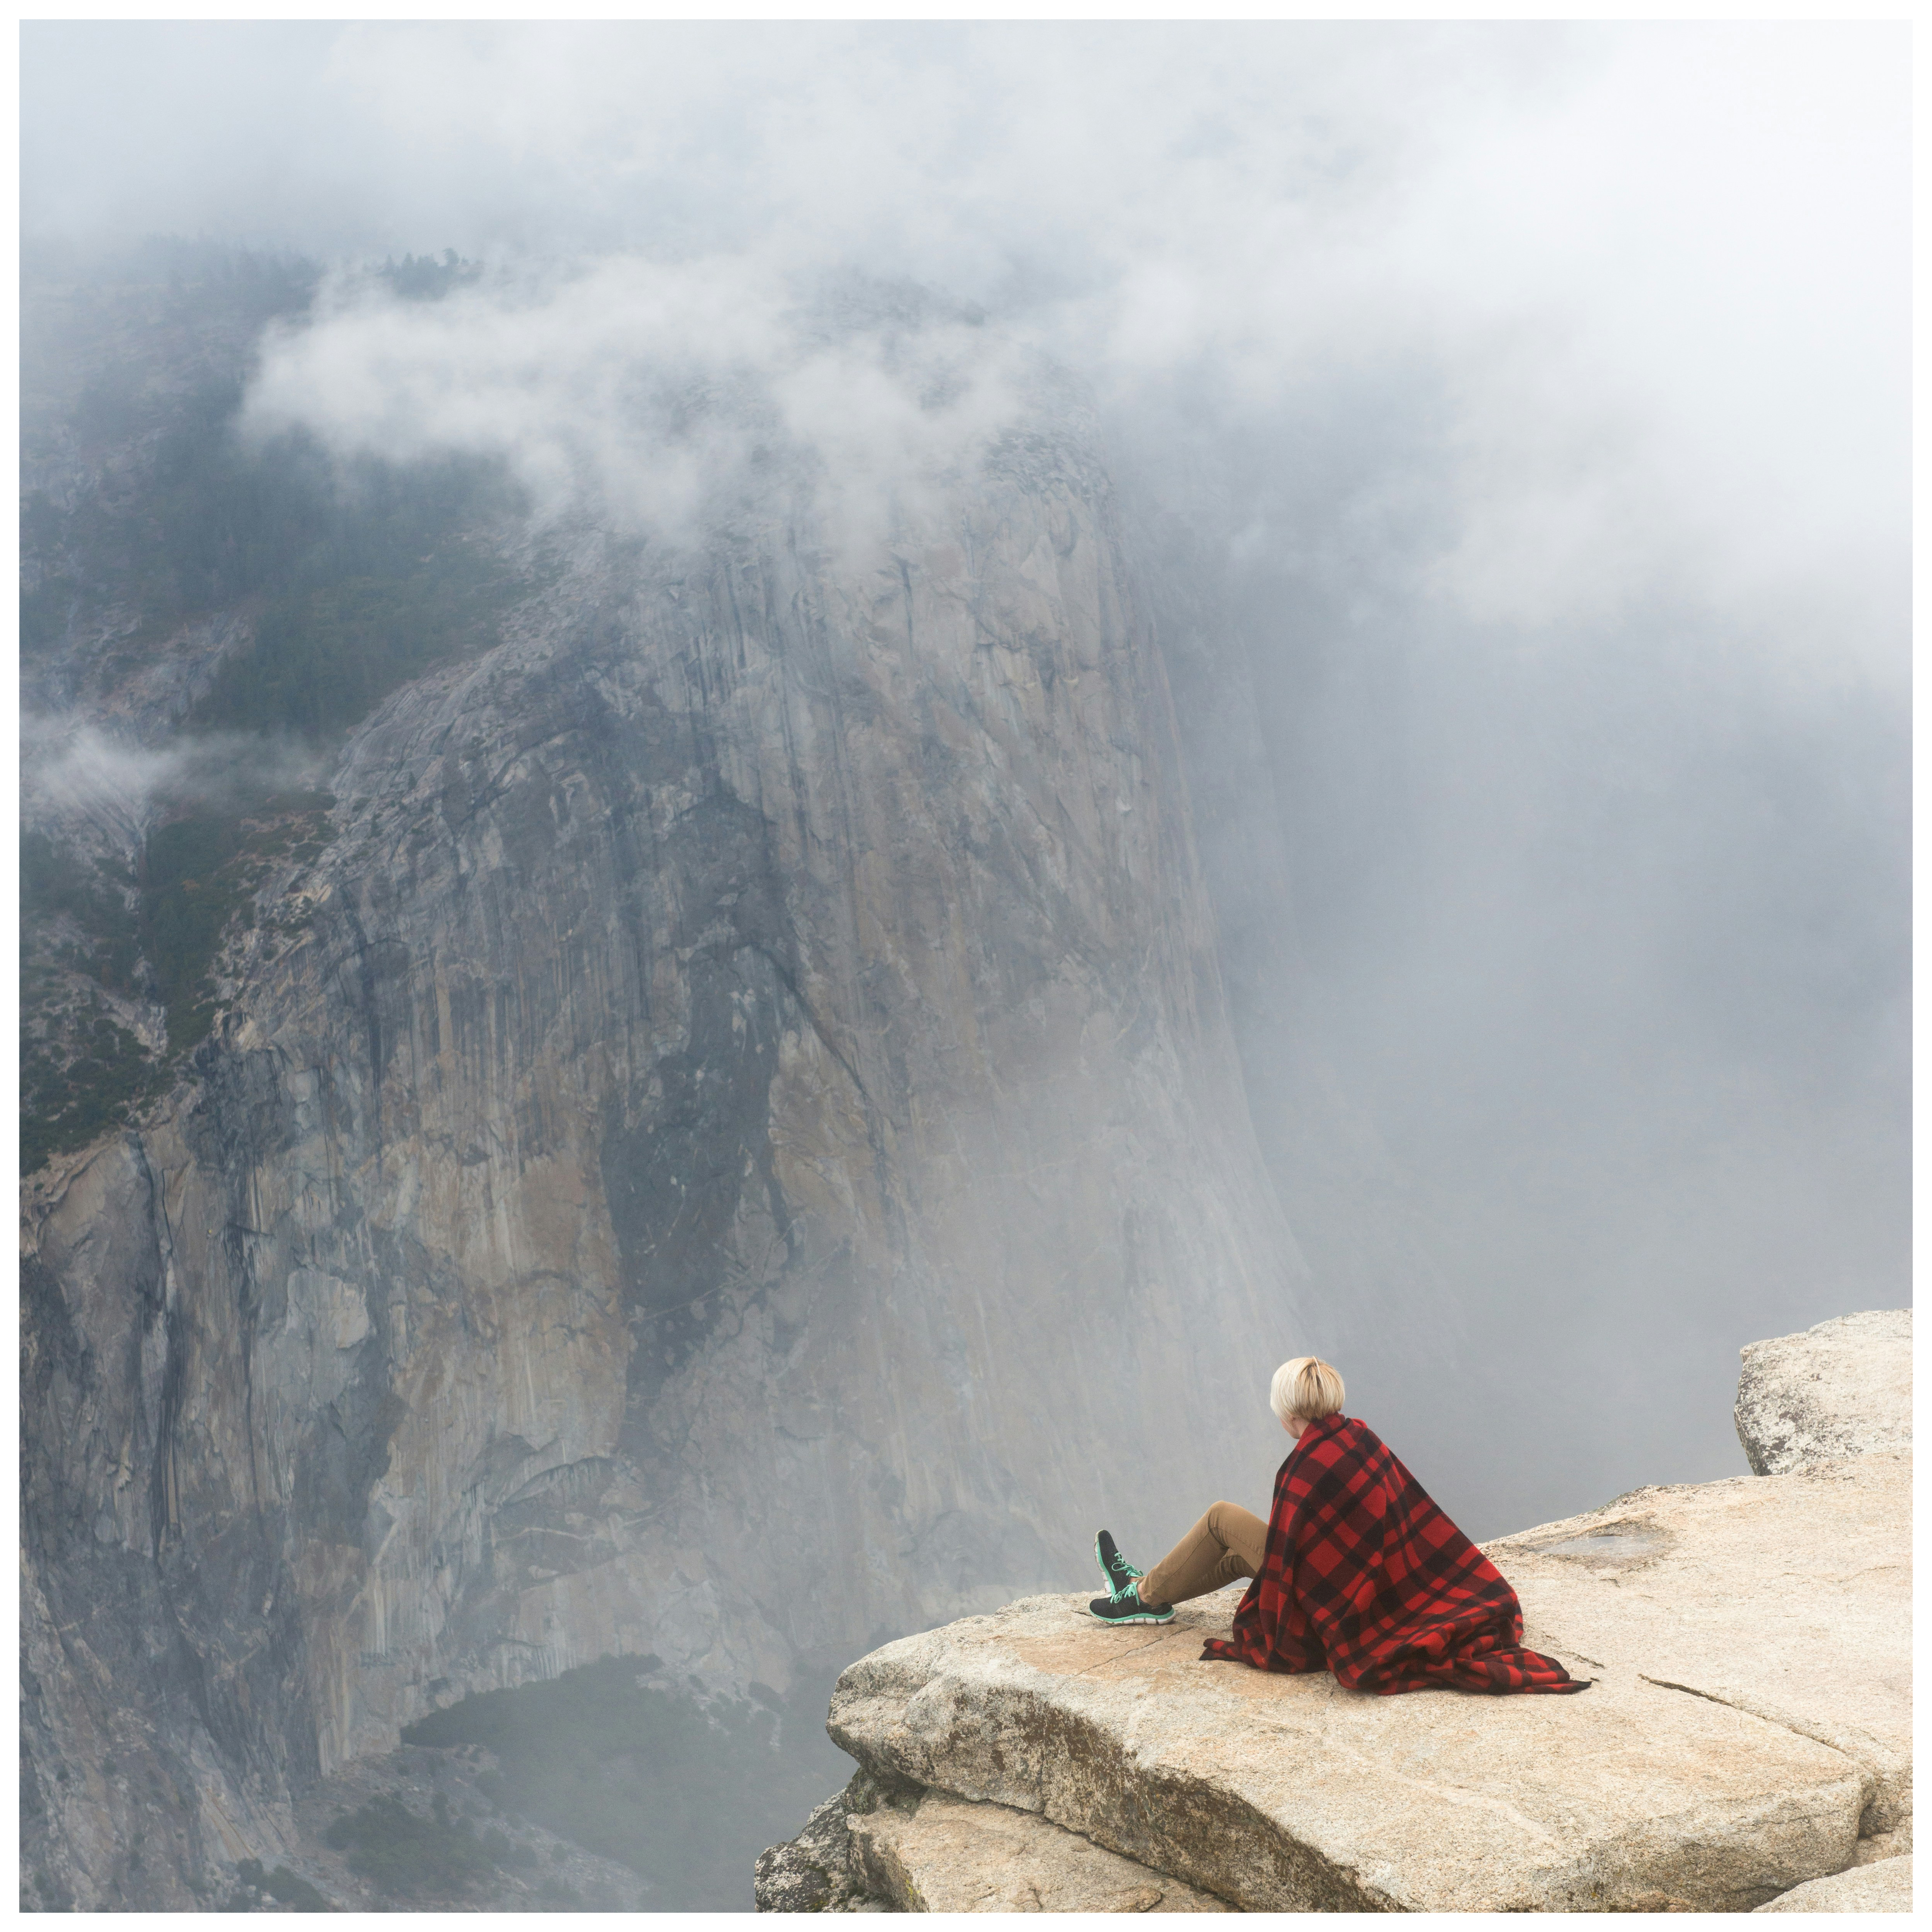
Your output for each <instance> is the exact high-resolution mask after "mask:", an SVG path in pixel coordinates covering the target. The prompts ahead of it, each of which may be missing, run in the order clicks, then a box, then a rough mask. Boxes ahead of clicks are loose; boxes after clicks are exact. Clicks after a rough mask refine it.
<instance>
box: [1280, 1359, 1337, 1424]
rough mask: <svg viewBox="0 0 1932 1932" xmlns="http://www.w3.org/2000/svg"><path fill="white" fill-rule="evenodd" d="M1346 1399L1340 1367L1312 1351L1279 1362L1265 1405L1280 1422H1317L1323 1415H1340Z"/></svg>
mask: <svg viewBox="0 0 1932 1932" xmlns="http://www.w3.org/2000/svg"><path fill="white" fill-rule="evenodd" d="M1346 1400H1348V1391H1346V1389H1345V1388H1343V1385H1342V1372H1341V1370H1339V1369H1335V1368H1331V1367H1330V1366H1329V1365H1328V1364H1327V1363H1326V1362H1324V1361H1319V1360H1317V1358H1316V1357H1314V1356H1313V1355H1297V1356H1296V1357H1295V1359H1294V1361H1292V1362H1284V1363H1283V1364H1282V1365H1281V1367H1280V1368H1278V1369H1277V1370H1275V1372H1274V1381H1273V1382H1270V1383H1269V1384H1268V1406H1269V1408H1271V1409H1273V1410H1274V1412H1275V1414H1276V1415H1277V1416H1278V1417H1279V1418H1280V1420H1281V1421H1283V1422H1288V1421H1295V1422H1319V1421H1321V1420H1322V1418H1323V1417H1324V1416H1325V1415H1340V1414H1341V1412H1342V1405H1343V1403H1344V1402H1346Z"/></svg>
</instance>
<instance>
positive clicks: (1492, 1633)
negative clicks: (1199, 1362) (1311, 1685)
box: [1088, 1355, 1589, 1697]
mask: <svg viewBox="0 0 1932 1932" xmlns="http://www.w3.org/2000/svg"><path fill="white" fill-rule="evenodd" d="M1343 1399H1344V1391H1343V1383H1342V1378H1341V1376H1340V1373H1338V1372H1337V1370H1335V1369H1334V1368H1332V1367H1330V1365H1329V1364H1328V1363H1326V1362H1322V1361H1316V1358H1314V1357H1313V1356H1312V1355H1298V1356H1297V1357H1295V1359H1294V1360H1293V1361H1287V1362H1284V1363H1283V1364H1282V1365H1281V1367H1280V1368H1278V1369H1277V1370H1275V1372H1274V1381H1273V1382H1272V1383H1271V1385H1270V1387H1269V1389H1268V1403H1269V1406H1271V1408H1272V1409H1274V1412H1275V1414H1276V1415H1277V1416H1278V1417H1279V1418H1280V1420H1281V1426H1282V1427H1283V1428H1284V1429H1285V1430H1287V1431H1288V1433H1289V1435H1290V1436H1292V1437H1293V1438H1294V1439H1295V1446H1294V1448H1292V1449H1291V1450H1289V1453H1288V1460H1286V1462H1285V1463H1283V1464H1282V1466H1281V1469H1280V1472H1279V1473H1278V1474H1277V1476H1276V1478H1275V1482H1274V1508H1273V1510H1272V1511H1271V1514H1270V1516H1269V1518H1268V1521H1267V1522H1266V1523H1264V1522H1262V1520H1261V1518H1260V1517H1258V1516H1256V1515H1254V1514H1252V1513H1250V1511H1247V1510H1244V1509H1243V1508H1241V1507H1240V1506H1239V1505H1237V1504H1234V1503H1227V1502H1220V1503H1216V1504H1215V1505H1214V1507H1213V1508H1211V1509H1210V1510H1209V1511H1208V1514H1206V1515H1205V1516H1204V1517H1202V1519H1201V1520H1200V1521H1199V1523H1196V1525H1195V1526H1194V1527H1193V1529H1190V1531H1189V1532H1187V1535H1185V1536H1184V1537H1183V1538H1181V1541H1179V1542H1178V1543H1177V1544H1175V1547H1173V1548H1172V1550H1169V1552H1168V1553H1167V1554H1166V1556H1163V1558H1162V1559H1161V1560H1160V1562H1158V1563H1157V1564H1156V1565H1154V1568H1152V1569H1151V1570H1150V1571H1145V1572H1143V1571H1139V1570H1136V1568H1134V1567H1133V1565H1132V1564H1130V1562H1127V1559H1126V1558H1125V1557H1124V1556H1122V1555H1121V1553H1120V1552H1119V1550H1117V1549H1116V1548H1115V1546H1114V1539H1113V1538H1112V1537H1111V1536H1110V1535H1108V1533H1107V1532H1106V1531H1105V1530H1104V1529H1103V1530H1102V1531H1101V1532H1100V1535H1098V1536H1097V1538H1095V1539H1094V1557H1095V1559H1096V1560H1097V1562H1099V1564H1100V1574H1101V1575H1102V1576H1103V1577H1104V1578H1105V1579H1106V1583H1107V1595H1106V1596H1104V1597H1097V1598H1094V1601H1093V1602H1092V1604H1090V1605H1089V1606H1088V1607H1089V1608H1090V1609H1091V1610H1092V1612H1093V1613H1094V1616H1097V1617H1099V1618H1100V1619H1102V1620H1103V1622H1107V1623H1118V1624H1162V1623H1166V1622H1170V1621H1171V1620H1172V1618H1173V1616H1174V1607H1175V1604H1181V1603H1185V1602H1186V1601H1187V1600H1188V1599H1189V1598H1192V1597H1203V1596H1205V1595H1207V1594H1208V1592H1210V1591H1211V1590H1218V1589H1220V1588H1221V1587H1222V1586H1223V1585H1224V1584H1227V1583H1233V1582H1234V1581H1235V1580H1236V1579H1237V1578H1238V1577H1247V1578H1249V1579H1250V1583H1249V1585H1248V1588H1247V1592H1245V1593H1244V1595H1243V1596H1242V1598H1241V1604H1240V1605H1239V1607H1238V1608H1237V1609H1236V1610H1235V1626H1234V1634H1233V1636H1232V1637H1230V1638H1214V1639H1211V1640H1210V1641H1209V1642H1208V1645H1207V1647H1206V1648H1205V1649H1204V1650H1203V1651H1202V1653H1201V1655H1202V1658H1203V1660H1204V1661H1205V1660H1209V1659H1217V1660H1220V1661H1226V1662H1228V1663H1232V1664H1250V1665H1252V1666H1253V1668H1255V1669H1256V1670H1277V1671H1287V1672H1301V1671H1314V1670H1331V1671H1333V1672H1334V1675H1335V1679H1336V1682H1337V1683H1339V1684H1342V1685H1346V1687H1347V1688H1349V1689H1350V1690H1355V1691H1376V1692H1379V1693H1380V1694H1382V1695H1383V1696H1385V1697H1387V1696H1392V1695H1394V1694H1395V1693H1396V1692H1397V1691H1419V1690H1422V1689H1424V1688H1427V1686H1430V1685H1442V1686H1447V1687H1451V1688H1455V1689H1458V1690H1464V1691H1488V1692H1490V1693H1493V1694H1497V1695H1502V1694H1508V1693H1510V1692H1514V1691H1585V1690H1588V1689H1589V1682H1587V1681H1586V1680H1584V1681H1580V1680H1579V1679H1575V1678H1573V1677H1572V1676H1571V1675H1570V1673H1569V1672H1568V1671H1567V1670H1565V1669H1564V1667H1563V1666H1562V1664H1559V1663H1558V1662H1557V1661H1556V1659H1555V1658H1550V1657H1542V1656H1539V1655H1538V1654H1537V1653H1536V1652H1535V1651H1533V1650H1526V1649H1523V1607H1522V1605H1521V1604H1519V1603H1518V1602H1517V1595H1516V1592H1514V1590H1513V1589H1511V1588H1510V1586H1509V1585H1508V1583H1506V1582H1505V1581H1504V1580H1503V1577H1502V1573H1501V1572H1500V1571H1499V1570H1498V1569H1497V1568H1496V1565H1494V1564H1493V1563H1492V1562H1490V1559H1488V1558H1487V1556H1484V1554H1483V1553H1482V1552H1481V1550H1478V1548H1477V1547H1476V1546H1475V1544H1473V1543H1472V1542H1471V1541H1469V1538H1467V1537H1466V1536H1465V1535H1463V1532H1461V1531H1460V1529H1457V1527H1456V1526H1455V1525H1454V1523H1451V1521H1450V1520H1449V1519H1448V1517H1446V1516H1445V1515H1444V1514H1443V1513H1442V1511H1441V1510H1440V1509H1439V1508H1437V1507H1436V1504H1435V1502H1433V1500H1432V1499H1431V1498H1430V1495H1429V1493H1428V1492H1427V1490H1424V1488H1423V1487H1422V1485H1421V1484H1420V1483H1418V1481H1416V1480H1415V1478H1414V1477H1413V1476H1412V1475H1410V1474H1409V1472H1408V1471H1407V1470H1406V1469H1404V1468H1403V1466H1402V1464H1401V1463H1400V1462H1398V1461H1397V1459H1396V1458H1395V1457H1394V1455H1393V1454H1391V1452H1390V1451H1389V1450H1388V1448H1387V1446H1386V1445H1385V1444H1384V1443H1383V1442H1382V1439H1381V1438H1380V1437H1379V1436H1377V1435H1376V1433H1375V1432H1374V1431H1373V1430H1371V1429H1370V1428H1369V1427H1368V1426H1367V1424H1364V1423H1361V1422H1357V1421H1352V1419H1351V1418H1349V1417H1347V1416H1345V1415H1343V1413H1342V1403H1343Z"/></svg>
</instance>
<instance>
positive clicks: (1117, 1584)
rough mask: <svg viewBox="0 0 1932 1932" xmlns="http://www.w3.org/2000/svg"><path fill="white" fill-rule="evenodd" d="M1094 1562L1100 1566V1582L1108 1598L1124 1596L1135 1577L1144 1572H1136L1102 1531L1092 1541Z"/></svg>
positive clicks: (1131, 1586) (1109, 1537)
mask: <svg viewBox="0 0 1932 1932" xmlns="http://www.w3.org/2000/svg"><path fill="white" fill-rule="evenodd" d="M1094 1562H1096V1563H1097V1564H1099V1565H1100V1580H1101V1581H1102V1582H1103V1583H1105V1584H1106V1586H1107V1594H1108V1595H1109V1596H1110V1597H1120V1596H1124V1595H1126V1594H1127V1592H1128V1591H1130V1590H1131V1589H1133V1586H1134V1581H1135V1579H1136V1577H1145V1575H1146V1574H1147V1572H1146V1571H1145V1570H1136V1568H1134V1566H1133V1565H1132V1564H1131V1563H1130V1562H1128V1561H1127V1559H1126V1558H1125V1557H1124V1556H1122V1555H1121V1553H1120V1552H1119V1551H1118V1550H1116V1549H1115V1547H1114V1539H1113V1538H1112V1537H1111V1536H1109V1535H1108V1534H1107V1532H1106V1531H1105V1530H1104V1529H1103V1531H1101V1532H1100V1535H1098V1536H1097V1537H1095V1538H1094Z"/></svg>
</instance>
